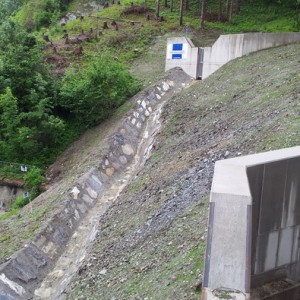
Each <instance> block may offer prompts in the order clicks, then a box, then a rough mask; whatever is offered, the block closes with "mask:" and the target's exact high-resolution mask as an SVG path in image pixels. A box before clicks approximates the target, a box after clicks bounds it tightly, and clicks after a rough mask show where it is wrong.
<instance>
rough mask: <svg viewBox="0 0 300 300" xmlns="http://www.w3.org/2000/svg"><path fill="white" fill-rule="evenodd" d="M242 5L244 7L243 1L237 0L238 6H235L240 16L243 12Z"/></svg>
mask: <svg viewBox="0 0 300 300" xmlns="http://www.w3.org/2000/svg"><path fill="white" fill-rule="evenodd" d="M241 5H242V0H237V1H236V6H235V13H237V14H239V13H240V11H241Z"/></svg>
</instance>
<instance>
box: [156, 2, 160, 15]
mask: <svg viewBox="0 0 300 300" xmlns="http://www.w3.org/2000/svg"><path fill="white" fill-rule="evenodd" d="M159 15H160V0H156V17H157V18H159Z"/></svg>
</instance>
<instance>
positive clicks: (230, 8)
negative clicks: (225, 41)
mask: <svg viewBox="0 0 300 300" xmlns="http://www.w3.org/2000/svg"><path fill="white" fill-rule="evenodd" d="M232 9H233V0H230V5H229V15H228V21H229V22H230V21H231V17H232Z"/></svg>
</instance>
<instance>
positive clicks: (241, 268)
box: [202, 147, 300, 300]
mask: <svg viewBox="0 0 300 300" xmlns="http://www.w3.org/2000/svg"><path fill="white" fill-rule="evenodd" d="M299 170H300V147H293V148H288V149H282V150H276V151H271V152H266V153H261V154H256V155H249V156H244V157H239V158H233V159H227V160H223V161H218V162H217V163H216V165H215V172H214V178H213V183H212V188H211V199H210V215H209V225H208V240H207V248H206V259H205V272H204V282H203V294H202V299H207V300H208V299H221V297H218V295H220V293H229V294H230V295H231V296H232V294H235V295H236V297H238V298H237V299H250V297H251V289H252V288H255V287H256V286H258V285H262V284H265V283H268V282H272V281H274V280H277V279H283V278H288V279H291V280H295V281H299V280H300V267H299V266H300V259H299V257H300V256H299V254H300V250H299V249H300V243H299V234H300V231H299V229H300V173H299ZM237 295H238V296H237Z"/></svg>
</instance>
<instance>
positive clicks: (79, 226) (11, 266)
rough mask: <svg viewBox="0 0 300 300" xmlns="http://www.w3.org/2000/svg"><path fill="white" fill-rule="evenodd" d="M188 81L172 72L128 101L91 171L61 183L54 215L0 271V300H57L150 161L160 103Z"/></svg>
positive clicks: (186, 77) (157, 124)
mask: <svg viewBox="0 0 300 300" xmlns="http://www.w3.org/2000/svg"><path fill="white" fill-rule="evenodd" d="M190 82H191V78H190V77H189V76H187V75H186V74H185V73H184V72H182V71H181V70H172V71H171V72H169V73H168V74H167V75H166V76H165V77H164V78H163V79H161V80H160V81H159V82H158V83H157V84H155V85H153V86H151V87H149V88H147V89H146V90H144V91H142V92H141V93H139V94H137V95H136V96H135V97H133V98H132V99H131V100H130V101H131V102H132V104H133V108H132V109H131V110H130V111H129V112H128V113H127V115H126V116H125V117H123V118H122V119H121V120H120V121H119V122H118V123H117V124H115V131H114V132H113V133H112V134H111V135H109V136H106V137H105V139H104V140H103V145H102V149H101V148H100V149H101V150H102V151H101V153H99V154H98V156H99V157H97V159H95V161H93V162H92V166H93V167H92V168H91V169H90V170H88V171H86V172H85V173H84V174H83V175H82V176H81V177H80V178H78V179H77V180H75V181H74V180H73V183H72V185H69V186H66V185H65V184H62V183H61V182H60V184H62V185H63V186H64V187H67V192H66V191H64V192H63V193H62V194H61V195H58V196H57V193H56V196H57V197H58V200H59V204H57V203H56V204H57V205H58V207H56V210H55V211H53V214H52V216H50V217H49V218H48V220H47V222H46V223H45V224H44V225H43V227H42V228H41V229H40V230H39V232H38V233H37V235H36V236H35V237H34V236H32V237H31V240H30V241H29V242H28V244H26V245H25V246H24V247H23V248H22V249H21V250H19V251H18V252H16V253H15V254H13V255H11V256H10V257H8V258H7V261H6V262H5V263H3V264H2V265H1V266H0V274H1V275H0V296H1V299H2V298H3V299H31V298H32V296H33V295H35V296H36V297H37V299H40V298H42V299H58V297H59V296H60V293H61V292H63V290H64V289H65V286H66V284H67V283H68V281H69V280H70V279H71V277H72V275H73V274H74V273H75V272H77V271H78V269H77V266H79V263H80V262H81V260H82V259H83V258H84V256H85V249H86V247H87V246H88V243H89V242H90V241H91V240H92V239H93V237H94V236H95V226H96V225H97V219H98V218H99V217H100V216H101V214H103V213H104V212H105V211H106V209H107V208H108V207H109V206H110V205H111V203H112V202H113V201H114V199H115V198H116V197H117V195H118V193H119V192H120V191H121V190H122V189H123V188H124V186H125V185H126V184H127V181H128V180H129V179H130V178H131V177H132V176H134V175H135V172H136V171H137V169H138V168H139V166H140V165H141V164H142V163H143V162H144V161H145V159H146V158H147V157H148V156H149V153H150V150H151V147H152V144H153V140H154V138H155V135H156V134H157V131H158V130H159V127H160V123H159V122H158V120H159V118H160V114H161V108H162V106H163V104H164V103H165V101H166V100H167V99H168V98H170V97H172V95H174V93H177V92H178V91H180V90H181V89H182V88H183V87H185V86H186V85H187V84H189V83H190ZM49 193H50V191H48V192H47V193H46V196H47V197H49ZM44 197H45V195H41V196H40V197H39V199H37V200H36V201H37V202H39V201H41V200H42V199H43V198H44ZM31 208H32V207H31ZM96 208H97V209H96ZM32 210H33V208H32ZM72 235H73V237H72ZM71 237H72V238H71ZM67 244H68V246H67ZM66 246H67V247H66ZM61 256H62V258H61V259H60V260H59V258H60V257H61ZM57 260H58V261H57ZM56 262H57V263H56ZM50 271H51V273H50V274H48V273H49V272H50ZM47 274H48V276H47V277H46V275H47ZM45 277H46V280H45V281H44V282H43V284H42V285H41V287H39V284H40V283H41V281H42V280H43V279H44V278H45Z"/></svg>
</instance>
